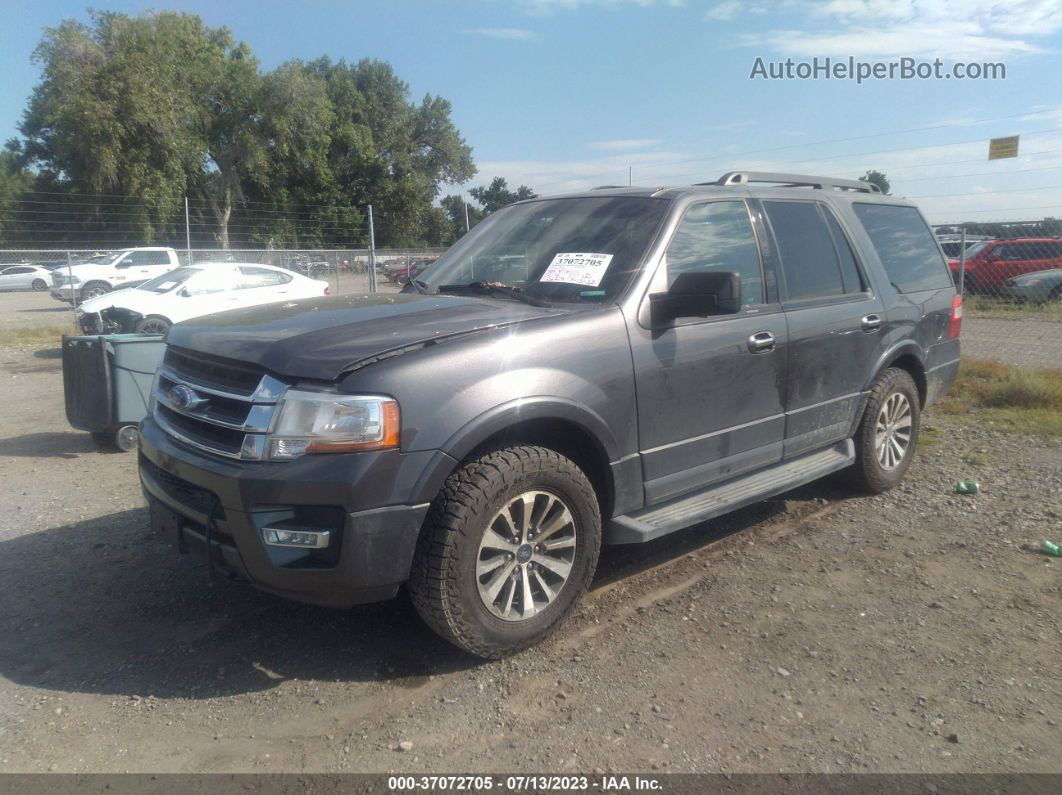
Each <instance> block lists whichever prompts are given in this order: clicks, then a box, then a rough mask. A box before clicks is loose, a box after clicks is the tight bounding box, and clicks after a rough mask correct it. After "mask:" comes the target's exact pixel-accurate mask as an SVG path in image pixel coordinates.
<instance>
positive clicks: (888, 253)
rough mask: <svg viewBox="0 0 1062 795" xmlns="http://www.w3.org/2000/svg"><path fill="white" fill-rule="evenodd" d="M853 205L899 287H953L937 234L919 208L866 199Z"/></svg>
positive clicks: (904, 290)
mask: <svg viewBox="0 0 1062 795" xmlns="http://www.w3.org/2000/svg"><path fill="white" fill-rule="evenodd" d="M852 208H853V209H854V210H855V214H856V218H858V219H859V222H860V223H861V224H862V225H863V228H864V229H865V230H866V232H867V236H868V237H869V238H870V242H871V243H872V244H873V246H874V250H875V251H876V252H877V254H878V259H880V260H881V264H882V266H883V267H884V268H885V272H886V273H887V274H888V276H889V281H891V282H892V284H893V286H894V287H896V289H897V290H899V291H900V292H901V293H914V292H918V291H920V290H936V289H940V288H943V287H950V286H951V284H952V281H951V276H950V275H949V273H948V268H947V265H946V264H945V262H944V258H943V257H942V256H941V254H940V249H939V248H937V243H936V240H934V238H933V233H932V232H931V231H930V230H929V227H928V226H927V225H926V222H925V220H924V219H923V218H922V214H921V213H919V212H918V210H917V209H915V208H914V207H901V206H899V205H895V204H868V203H864V202H856V203H854V204H853V205H852Z"/></svg>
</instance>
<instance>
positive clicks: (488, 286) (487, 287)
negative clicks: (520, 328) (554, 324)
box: [438, 282, 552, 306]
mask: <svg viewBox="0 0 1062 795" xmlns="http://www.w3.org/2000/svg"><path fill="white" fill-rule="evenodd" d="M460 290H475V291H477V292H482V293H493V294H495V295H504V296H506V297H508V298H515V299H516V300H517V301H523V302H524V303H525V304H531V305H532V306H552V304H551V303H550V302H549V301H543V300H542V299H541V298H533V297H531V296H530V295H528V294H527V293H525V292H523V291H521V290H520V288H519V287H510V286H509V285H508V284H502V283H501V282H469V283H468V284H440V285H439V287H438V292H440V293H456V292H458V291H460Z"/></svg>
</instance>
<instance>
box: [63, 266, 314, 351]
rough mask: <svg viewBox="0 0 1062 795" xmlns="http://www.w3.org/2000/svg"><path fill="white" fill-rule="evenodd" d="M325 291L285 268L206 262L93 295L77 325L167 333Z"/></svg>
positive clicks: (99, 330) (93, 330)
mask: <svg viewBox="0 0 1062 795" xmlns="http://www.w3.org/2000/svg"><path fill="white" fill-rule="evenodd" d="M321 295H328V282H325V281H320V280H317V279H310V278H307V277H306V276H300V275H299V274H297V273H292V272H291V271H288V270H285V269H283V268H276V267H273V266H272V265H262V264H251V263H231V262H201V263H196V264H195V265H184V266H181V267H179V268H176V269H175V270H171V271H167V272H166V273H164V274H162V275H161V276H156V277H155V278H154V279H149V280H148V281H146V282H144V283H143V284H140V285H139V286H137V287H133V288H130V289H125V290H116V291H112V292H109V293H104V294H102V295H98V296H96V297H94V298H90V299H89V300H87V301H85V302H84V303H82V304H81V305H80V306H79V307H78V324H79V325H80V326H81V329H82V331H84V332H85V333H86V334H128V333H137V334H165V333H166V331H167V330H169V328H170V326H172V325H173V324H174V323H179V322H180V321H182V320H189V319H191V318H194V317H201V316H203V315H210V314H213V313H215V312H224V311H226V310H228V309H240V308H243V307H249V306H258V305H260V304H268V303H274V302H277V301H284V300H286V299H296V298H311V297H314V296H321Z"/></svg>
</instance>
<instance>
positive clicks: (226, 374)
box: [154, 347, 287, 461]
mask: <svg viewBox="0 0 1062 795" xmlns="http://www.w3.org/2000/svg"><path fill="white" fill-rule="evenodd" d="M286 388H287V387H286V384H284V383H282V382H281V381H278V380H277V379H276V378H274V377H273V376H271V375H269V374H267V373H266V372H265V371H264V370H262V369H261V368H256V367H253V366H250V365H246V364H240V363H238V362H229V361H228V360H227V359H219V358H218V357H216V356H210V355H209V354H202V353H198V352H195V351H190V350H183V349H179V348H173V347H168V348H167V349H166V355H165V357H164V359H163V362H162V367H161V369H160V370H159V376H158V378H157V379H156V381H155V390H156V391H155V398H156V400H155V415H154V416H155V419H156V420H157V421H158V423H159V426H160V427H161V428H162V430H164V431H166V432H167V433H168V434H169V435H170V436H172V437H174V438H175V439H177V440H178V441H179V442H181V443H183V444H185V445H187V446H190V447H194V448H196V449H198V450H202V451H203V452H206V453H210V454H212V455H218V456H223V457H225V458H242V459H249V460H254V461H261V460H263V459H264V458H265V457H266V455H265V444H266V432H267V431H268V430H269V428H270V427H271V425H272V422H273V414H274V412H275V411H276V407H277V401H278V400H279V399H280V396H281V395H282V394H283V392H284V390H285V389H286Z"/></svg>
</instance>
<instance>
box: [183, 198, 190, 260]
mask: <svg viewBox="0 0 1062 795" xmlns="http://www.w3.org/2000/svg"><path fill="white" fill-rule="evenodd" d="M184 245H185V249H186V250H187V251H188V264H189V265H191V264H192V225H191V224H190V223H188V197H187V196H185V197H184Z"/></svg>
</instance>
